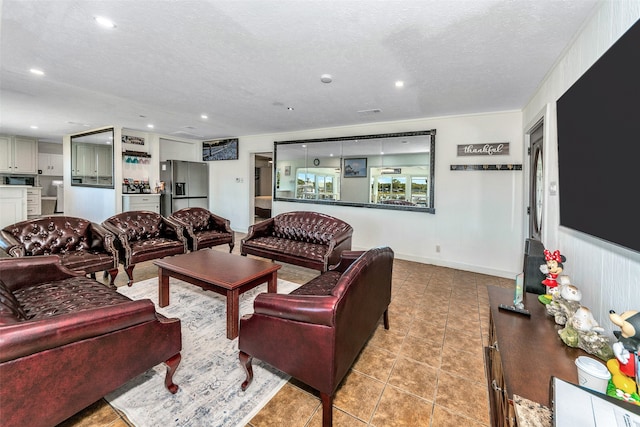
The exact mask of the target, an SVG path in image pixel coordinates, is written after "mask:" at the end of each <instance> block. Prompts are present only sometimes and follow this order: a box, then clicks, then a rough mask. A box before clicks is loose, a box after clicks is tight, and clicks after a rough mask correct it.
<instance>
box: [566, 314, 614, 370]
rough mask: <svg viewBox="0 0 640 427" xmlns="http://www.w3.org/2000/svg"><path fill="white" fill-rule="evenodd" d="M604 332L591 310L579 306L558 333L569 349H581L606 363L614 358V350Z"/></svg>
mask: <svg viewBox="0 0 640 427" xmlns="http://www.w3.org/2000/svg"><path fill="white" fill-rule="evenodd" d="M603 332H604V328H602V327H600V326H599V325H598V322H597V321H596V319H595V318H594V317H593V313H591V310H589V309H588V308H587V307H584V306H579V307H578V309H577V310H576V311H575V313H573V315H572V316H571V317H570V318H569V319H568V320H567V323H566V325H565V327H564V328H563V329H560V330H559V331H558V335H560V338H561V339H562V341H563V342H564V343H565V344H566V345H568V346H569V347H578V348H581V349H582V350H584V351H586V352H587V353H589V354H593V355H594V356H597V357H598V358H600V359H602V360H604V361H605V362H606V361H607V360H609V359H611V358H612V357H613V350H611V346H610V345H609V339H608V338H607V337H606V336H604V335H602V333H603Z"/></svg>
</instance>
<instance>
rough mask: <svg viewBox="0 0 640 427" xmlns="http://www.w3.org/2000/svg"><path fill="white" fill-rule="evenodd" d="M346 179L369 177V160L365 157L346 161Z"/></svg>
mask: <svg viewBox="0 0 640 427" xmlns="http://www.w3.org/2000/svg"><path fill="white" fill-rule="evenodd" d="M344 177H345V178H366V177H367V159H366V158H364V157H358V158H353V159H344Z"/></svg>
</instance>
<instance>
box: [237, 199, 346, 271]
mask: <svg viewBox="0 0 640 427" xmlns="http://www.w3.org/2000/svg"><path fill="white" fill-rule="evenodd" d="M352 235H353V228H352V227H351V225H349V224H347V223H346V222H344V221H342V220H340V219H338V218H334V217H332V216H329V215H325V214H322V213H319V212H307V211H294V212H285V213H281V214H279V215H276V216H274V217H273V218H269V219H267V220H265V221H261V222H259V223H257V224H254V225H252V226H251V227H249V232H248V233H247V236H246V237H245V238H244V239H242V241H241V246H240V254H241V255H245V256H246V255H256V256H259V257H263V258H268V259H272V260H274V261H280V262H286V263H289V264H295V265H299V266H302V267H307V268H312V269H315V270H319V271H322V272H324V271H327V269H328V268H329V267H330V266H332V265H334V264H337V263H338V261H339V260H340V253H341V252H342V251H344V250H350V249H351V237H352Z"/></svg>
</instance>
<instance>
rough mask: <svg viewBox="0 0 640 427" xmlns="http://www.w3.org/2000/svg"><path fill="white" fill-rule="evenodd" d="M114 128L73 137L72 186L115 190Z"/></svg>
mask: <svg viewBox="0 0 640 427" xmlns="http://www.w3.org/2000/svg"><path fill="white" fill-rule="evenodd" d="M113 135H114V131H113V128H108V129H101V130H98V131H94V132H88V133H82V134H77V135H72V136H71V185H72V186H77V187H103V188H114V183H113Z"/></svg>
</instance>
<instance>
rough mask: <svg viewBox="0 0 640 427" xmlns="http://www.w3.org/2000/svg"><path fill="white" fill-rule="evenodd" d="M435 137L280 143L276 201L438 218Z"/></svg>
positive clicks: (385, 136) (423, 133)
mask: <svg viewBox="0 0 640 427" xmlns="http://www.w3.org/2000/svg"><path fill="white" fill-rule="evenodd" d="M435 133H436V131H435V130H425V131H416V132H401V133H390V134H378V135H359V136H349V137H337V138H323V139H308V140H293V141H275V142H274V163H275V167H274V190H273V194H274V200H275V201H287V202H296V203H324V204H335V205H345V206H357V207H368V208H379V209H396V210H411V211H419V212H428V213H435V207H434V204H433V202H434V187H433V182H434V165H435Z"/></svg>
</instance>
